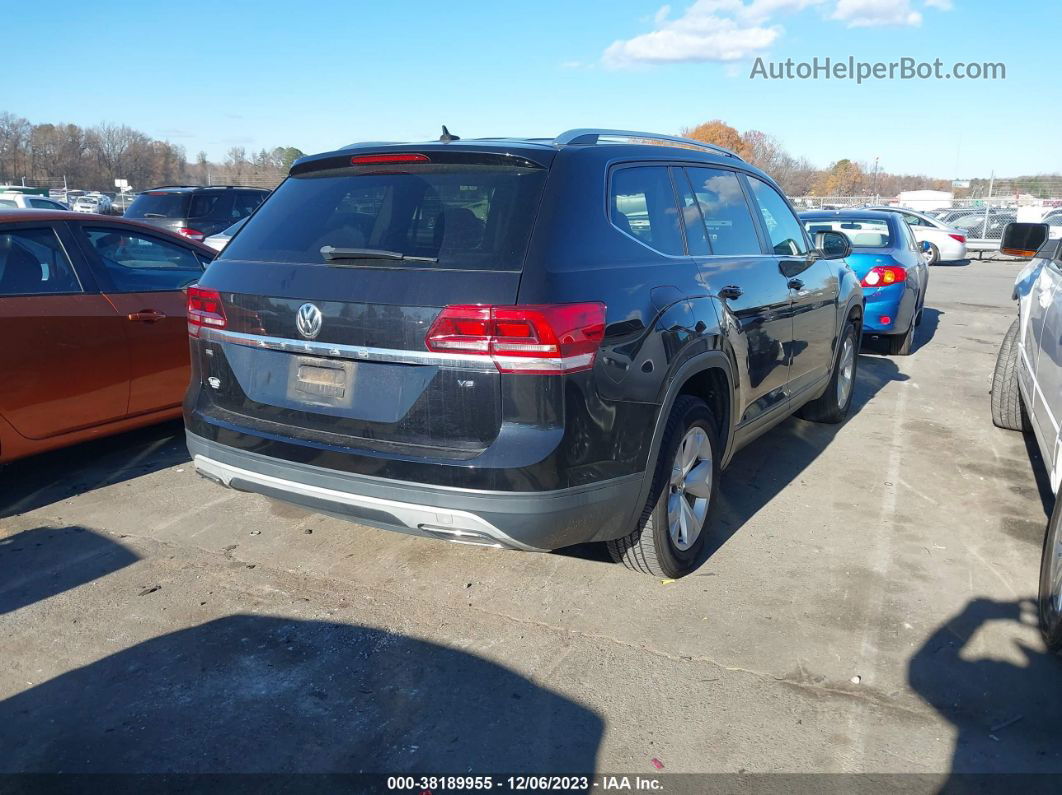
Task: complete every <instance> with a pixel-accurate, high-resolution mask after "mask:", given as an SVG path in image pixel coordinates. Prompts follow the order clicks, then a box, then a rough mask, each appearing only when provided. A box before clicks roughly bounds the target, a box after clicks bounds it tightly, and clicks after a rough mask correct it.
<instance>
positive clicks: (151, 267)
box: [84, 227, 203, 293]
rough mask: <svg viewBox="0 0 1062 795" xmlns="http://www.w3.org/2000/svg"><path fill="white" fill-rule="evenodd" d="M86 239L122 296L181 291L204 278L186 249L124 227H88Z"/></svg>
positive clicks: (196, 259)
mask: <svg viewBox="0 0 1062 795" xmlns="http://www.w3.org/2000/svg"><path fill="white" fill-rule="evenodd" d="M84 231H85V235H86V236H87V237H88V239H89V242H90V243H91V244H92V248H93V249H94V250H95V252H96V254H98V255H99V258H100V261H101V262H102V263H103V268H104V270H105V271H106V272H107V277H108V278H109V280H110V282H111V284H112V285H114V289H115V290H116V291H117V292H119V293H150V292H158V291H163V290H179V289H181V288H182V287H186V286H188V285H189V284H191V283H192V282H194V281H196V280H197V279H198V278H199V277H200V276H202V275H203V266H202V264H201V263H200V261H199V258H198V257H197V256H196V255H195V254H194V253H192V252H191V251H189V250H188V249H186V248H182V247H181V246H178V245H176V244H174V243H170V242H168V241H165V240H160V239H159V238H156V237H151V236H150V235H144V234H141V233H139V232H133V231H131V230H129V229H122V228H120V227H86V228H85V230H84Z"/></svg>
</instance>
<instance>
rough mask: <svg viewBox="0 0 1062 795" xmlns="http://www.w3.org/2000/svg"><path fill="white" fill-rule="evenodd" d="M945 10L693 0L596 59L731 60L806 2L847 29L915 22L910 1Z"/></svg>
mask: <svg viewBox="0 0 1062 795" xmlns="http://www.w3.org/2000/svg"><path fill="white" fill-rule="evenodd" d="M915 2H919V3H923V4H924V6H925V7H927V8H935V9H938V10H941V11H947V10H950V9H951V8H952V2H953V0H695V2H694V3H693V4H692V5H690V6H688V7H687V8H686V9H685V11H683V12H682V13H681V14H680V15H679V16H676V17H672V7H671V5H663V6H661V7H660V8H659V9H658V10H657V11H656V13H655V14H654V15H653V16H652V18H651V19H650V18H646V19H644V20H643V22H645V23H648V24H651V25H652V28H653V29H652V30H651V31H650V32H648V33H643V34H641V35H639V36H634V37H633V38H630V39H620V40H619V41H615V42H613V43H612V44H611V45H610V46H609V47H608V48H607V49H606V50H605V52H604V55H603V56H602V59H601V60H602V62H603V63H604V64H605V65H606V66H610V67H623V66H632V65H635V64H661V63H680V62H690V61H693V62H703V61H722V62H734V61H740V60H744V59H747V58H751V57H753V56H755V55H759V54H761V53H763V51H764V50H767V49H768V48H770V47H771V46H772V45H773V44H774V43H775V42H776V41H778V39H779V38H780V37H781V36H782V35H783V34H784V33H785V30H784V28H782V27H781V26H780V25H777V24H772V20H773V19H774V18H775V17H777V16H780V15H783V14H795V13H798V12H800V11H804V10H805V9H808V8H811V7H816V6H819V7H822V6H825V8H823V11H822V13H823V15H824V16H825V17H826V18H827V19H832V20H836V21H838V22H842V23H844V24H845V25H846V26H847V27H849V28H869V27H885V26H907V27H917V26H918V25H921V24H922V14H921V13H920V12H919V11H917V10H915V8H914V7H913V5H912V4H913V3H915Z"/></svg>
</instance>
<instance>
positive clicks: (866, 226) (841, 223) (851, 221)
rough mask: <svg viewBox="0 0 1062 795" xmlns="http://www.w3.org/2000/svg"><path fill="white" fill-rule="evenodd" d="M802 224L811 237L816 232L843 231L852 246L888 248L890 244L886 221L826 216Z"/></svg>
mask: <svg viewBox="0 0 1062 795" xmlns="http://www.w3.org/2000/svg"><path fill="white" fill-rule="evenodd" d="M804 226H805V228H806V229H807V230H808V234H810V235H811V236H812V237H814V236H815V233H816V232H832V231H836V232H844V234H846V235H847V236H848V239H849V240H851V241H852V247H853V248H889V247H890V246H891V245H892V236H891V235H890V234H889V224H888V222H887V221H869V220H865V219H858V218H827V219H818V220H808V221H804Z"/></svg>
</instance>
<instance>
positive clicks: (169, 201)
mask: <svg viewBox="0 0 1062 795" xmlns="http://www.w3.org/2000/svg"><path fill="white" fill-rule="evenodd" d="M187 207H188V194H187V193H163V192H161V191H151V192H149V193H141V194H140V195H139V196H137V197H136V199H134V200H133V203H132V204H130V205H129V209H128V210H126V211H125V214H126V215H127V216H128V217H130V218H185V217H186V215H185V210H186V209H187Z"/></svg>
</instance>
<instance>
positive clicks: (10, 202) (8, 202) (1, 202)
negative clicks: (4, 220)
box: [0, 199, 18, 207]
mask: <svg viewBox="0 0 1062 795" xmlns="http://www.w3.org/2000/svg"><path fill="white" fill-rule="evenodd" d="M0 207H18V202H16V201H15V200H14V199H0Z"/></svg>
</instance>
